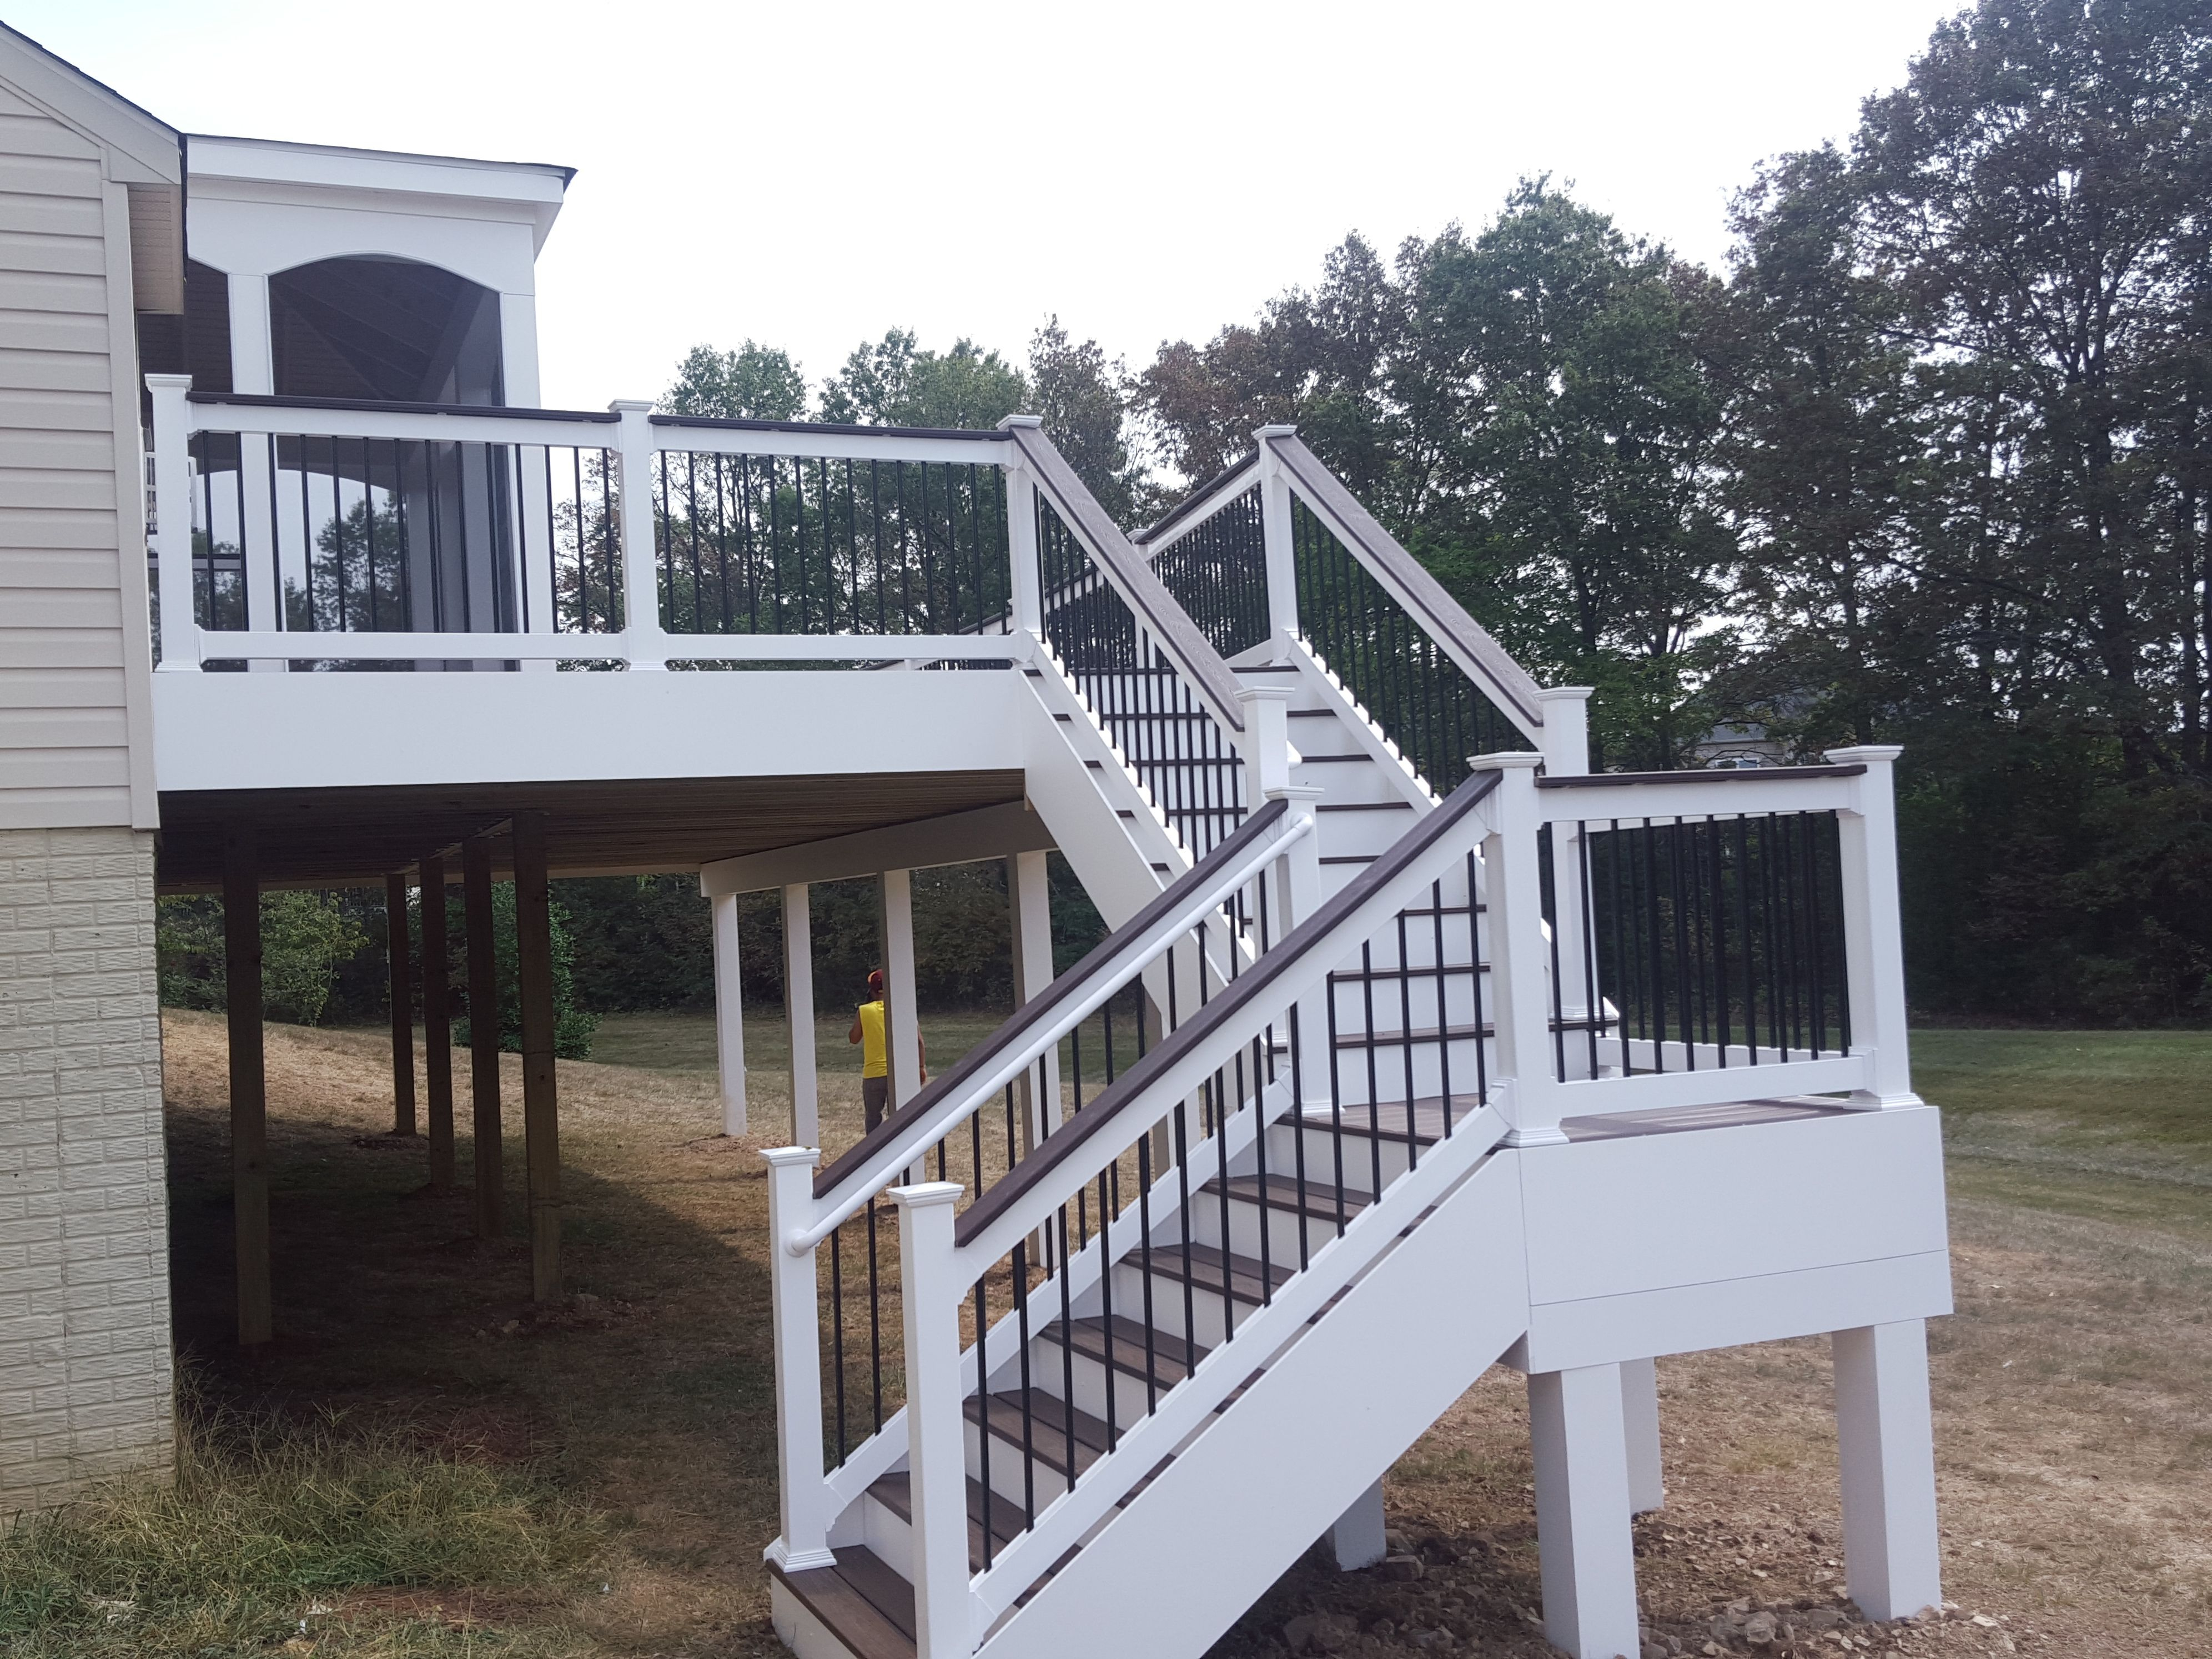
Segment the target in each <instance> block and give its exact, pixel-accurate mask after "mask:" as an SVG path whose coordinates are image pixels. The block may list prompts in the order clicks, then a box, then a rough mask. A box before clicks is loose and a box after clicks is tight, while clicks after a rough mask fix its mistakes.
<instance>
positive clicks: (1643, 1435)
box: [1620, 1359, 1667, 1515]
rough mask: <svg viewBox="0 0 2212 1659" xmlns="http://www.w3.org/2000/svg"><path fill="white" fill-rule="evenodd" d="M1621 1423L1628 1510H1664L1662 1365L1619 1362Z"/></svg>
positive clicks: (1652, 1361)
mask: <svg viewBox="0 0 2212 1659" xmlns="http://www.w3.org/2000/svg"><path fill="white" fill-rule="evenodd" d="M1620 1420H1621V1429H1622V1432H1623V1434H1624V1435H1625V1436H1626V1440H1627V1443H1628V1508H1629V1512H1630V1513H1631V1514H1633V1515H1642V1514H1644V1513H1645V1512H1646V1511H1648V1510H1656V1509H1664V1508H1665V1507H1666V1504H1667V1488H1666V1486H1665V1484H1664V1482H1663V1481H1662V1480H1661V1478H1660V1463H1659V1362H1658V1361H1656V1359H1624V1360H1622V1361H1621V1362H1620Z"/></svg>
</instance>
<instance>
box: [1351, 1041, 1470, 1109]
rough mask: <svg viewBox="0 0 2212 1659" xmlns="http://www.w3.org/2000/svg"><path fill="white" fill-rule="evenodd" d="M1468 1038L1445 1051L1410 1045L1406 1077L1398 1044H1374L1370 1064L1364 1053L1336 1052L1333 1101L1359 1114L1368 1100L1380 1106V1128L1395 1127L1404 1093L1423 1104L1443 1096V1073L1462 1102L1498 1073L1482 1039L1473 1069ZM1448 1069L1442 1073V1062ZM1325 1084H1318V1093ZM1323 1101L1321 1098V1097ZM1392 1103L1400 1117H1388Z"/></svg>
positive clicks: (1367, 1053) (1403, 1052) (1404, 1059)
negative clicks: (1408, 1067)
mask: <svg viewBox="0 0 2212 1659" xmlns="http://www.w3.org/2000/svg"><path fill="white" fill-rule="evenodd" d="M1476 1041H1477V1039H1475V1038H1474V1037H1454V1038H1453V1039H1452V1040H1451V1042H1450V1045H1449V1049H1447V1048H1445V1047H1444V1046H1443V1045H1442V1044H1439V1043H1436V1042H1416V1043H1414V1044H1413V1046H1412V1053H1411V1057H1412V1061H1413V1064H1412V1073H1413V1075H1412V1078H1411V1080H1410V1084H1409V1081H1408V1079H1407V1048H1405V1047H1404V1046H1403V1045H1401V1044H1396V1043H1385V1044H1376V1045H1374V1047H1373V1048H1372V1050H1371V1054H1372V1059H1373V1065H1372V1066H1371V1068H1370V1065H1369V1060H1370V1048H1367V1047H1364V1046H1363V1047H1361V1048H1340V1049H1339V1050H1338V1051H1337V1056H1336V1091H1337V1098H1338V1099H1340V1101H1342V1102H1343V1103H1344V1105H1345V1107H1346V1109H1347V1110H1349V1109H1352V1108H1353V1107H1358V1108H1359V1109H1360V1111H1361V1113H1362V1114H1363V1115H1364V1112H1365V1109H1366V1107H1367V1104H1368V1103H1369V1102H1370V1101H1380V1102H1382V1103H1383V1112H1384V1114H1385V1115H1384V1117H1383V1123H1384V1125H1385V1126H1386V1127H1391V1128H1396V1127H1401V1124H1402V1123H1403V1121H1404V1120H1403V1116H1402V1113H1403V1111H1404V1107H1405V1102H1406V1099H1407V1094H1408V1093H1409V1092H1410V1093H1411V1095H1412V1097H1413V1098H1414V1099H1415V1100H1424V1099H1428V1098H1431V1097H1436V1096H1438V1095H1441V1094H1443V1092H1444V1084H1445V1081H1446V1073H1447V1070H1449V1081H1450V1084H1451V1092H1452V1093H1453V1094H1454V1095H1455V1096H1456V1097H1460V1098H1462V1099H1464V1098H1466V1097H1469V1096H1471V1095H1473V1094H1474V1091H1475V1086H1476V1085H1477V1083H1478V1082H1479V1081H1480V1079H1483V1078H1486V1077H1495V1076H1496V1075H1497V1074H1498V1049H1497V1045H1496V1040H1495V1039H1494V1038H1487V1037H1486V1038H1483V1039H1481V1040H1480V1041H1481V1042H1482V1045H1483V1049H1484V1053H1483V1054H1482V1056H1481V1061H1480V1065H1478V1064H1477V1060H1476V1055H1475V1043H1476ZM1447 1059H1449V1061H1450V1065H1449V1068H1447V1066H1446V1065H1445V1061H1446V1060H1447ZM1325 1087H1326V1085H1324V1088H1325ZM1324 1097H1325V1096H1324ZM1393 1103H1395V1104H1396V1106H1397V1107H1398V1108H1399V1111H1400V1113H1401V1115H1400V1116H1398V1117H1392V1116H1390V1115H1389V1111H1390V1108H1391V1106H1392V1104H1393Z"/></svg>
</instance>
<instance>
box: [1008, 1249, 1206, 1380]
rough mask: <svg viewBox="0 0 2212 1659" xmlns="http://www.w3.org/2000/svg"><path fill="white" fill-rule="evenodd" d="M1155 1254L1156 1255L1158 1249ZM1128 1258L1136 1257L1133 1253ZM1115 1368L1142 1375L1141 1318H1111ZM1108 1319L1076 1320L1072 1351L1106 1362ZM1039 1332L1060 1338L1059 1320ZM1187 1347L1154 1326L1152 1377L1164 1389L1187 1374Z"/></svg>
mask: <svg viewBox="0 0 2212 1659" xmlns="http://www.w3.org/2000/svg"><path fill="white" fill-rule="evenodd" d="M1154 1254H1156V1255H1157V1254H1158V1252H1157V1250H1156V1251H1155V1252H1154ZM1128 1259H1129V1260H1131V1261H1136V1260H1138V1259H1139V1258H1138V1257H1136V1256H1135V1255H1131V1256H1130V1257H1129V1258H1128ZM1112 1328H1113V1334H1114V1342H1113V1352H1114V1369H1115V1370H1118V1371H1122V1372H1125V1373H1127V1375H1128V1376H1134V1377H1139V1378H1141V1377H1143V1376H1144V1375H1145V1327H1144V1324H1143V1322H1141V1321H1139V1320H1134V1319H1125V1318H1123V1317H1122V1316H1121V1315H1120V1314H1116V1315H1115V1316H1114V1319H1113V1327H1112ZM1106 1333H1107V1322H1106V1321H1105V1320H1104V1319H1102V1318H1096V1317H1093V1318H1090V1319H1079V1320H1077V1321H1076V1322H1075V1351H1076V1352H1078V1353H1079V1354H1082V1355H1084V1356H1085V1357H1086V1358H1091V1359H1095V1360H1097V1361H1098V1363H1099V1364H1102V1365H1103V1364H1105V1363H1106V1351H1107V1342H1106ZM1039 1334H1040V1335H1041V1336H1042V1338H1043V1340H1045V1341H1047V1342H1052V1343H1057V1342H1058V1341H1059V1340H1060V1321H1058V1320H1057V1319H1055V1320H1054V1321H1053V1322H1052V1323H1051V1324H1049V1325H1048V1326H1046V1327H1045V1328H1044V1329H1043V1330H1042V1332H1040V1333H1039ZM1186 1352H1187V1350H1186V1348H1185V1346H1184V1343H1183V1340H1182V1338H1181V1337H1180V1336H1170V1335H1169V1334H1167V1333H1166V1332H1165V1331H1164V1330H1161V1329H1159V1328H1157V1327H1155V1328H1153V1330H1152V1380H1153V1381H1154V1382H1156V1383H1158V1384H1159V1385H1160V1387H1162V1388H1163V1389H1171V1388H1173V1387H1174V1386H1175V1385H1176V1383H1180V1382H1182V1380H1183V1379H1184V1378H1185V1377H1187V1376H1189V1375H1190V1369H1191V1368H1190V1365H1189V1364H1188V1360H1187V1358H1186ZM1208 1352H1210V1350H1208V1349H1206V1348H1204V1347H1200V1348H1199V1350H1198V1357H1199V1358H1200V1359H1203V1358H1206V1354H1207V1353H1208Z"/></svg>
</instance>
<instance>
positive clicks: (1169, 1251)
mask: <svg viewBox="0 0 2212 1659" xmlns="http://www.w3.org/2000/svg"><path fill="white" fill-rule="evenodd" d="M1184 1255H1185V1250H1184V1247H1183V1246H1182V1245H1181V1244H1179V1243H1178V1244H1165V1245H1163V1244H1155V1245H1154V1246H1153V1247H1152V1271H1153V1272H1154V1273H1158V1274H1160V1275H1162V1276H1163V1277H1164V1278H1168V1279H1182V1278H1184V1277H1185V1273H1184V1263H1183V1257H1184ZM1188 1255H1189V1258H1190V1261H1189V1273H1188V1279H1189V1282H1190V1283H1191V1284H1192V1285H1194V1286H1195V1287H1196V1288H1197V1289H1199V1290H1201V1291H1212V1292H1213V1293H1214V1294H1215V1295H1217V1296H1218V1295H1219V1294H1220V1293H1221V1289H1222V1285H1223V1284H1224V1283H1225V1282H1226V1284H1227V1285H1228V1287H1229V1294H1230V1295H1231V1296H1232V1297H1235V1298H1236V1299H1237V1301H1239V1302H1245V1303H1249V1304H1252V1305H1253V1306H1255V1307H1256V1306H1258V1305H1259V1304H1260V1302H1261V1266H1260V1262H1259V1261H1258V1259H1257V1258H1256V1257H1253V1256H1249V1255H1224V1254H1223V1253H1222V1252H1221V1251H1219V1250H1217V1249H1214V1248H1213V1246H1212V1245H1211V1244H1193V1245H1191V1246H1190V1247H1189V1249H1188ZM1296 1271H1297V1270H1296V1269H1295V1268H1292V1267H1285V1266H1284V1265H1283V1263H1281V1262H1279V1261H1278V1262H1273V1263H1272V1264H1270V1266H1269V1267H1268V1268H1267V1273H1266V1279H1267V1282H1268V1283H1269V1284H1270V1285H1272V1287H1273V1289H1274V1290H1280V1289H1282V1287H1283V1286H1284V1285H1285V1284H1287V1283H1288V1282H1289V1281H1290V1279H1291V1275H1292V1274H1293V1273H1295V1272H1296Z"/></svg>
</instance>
